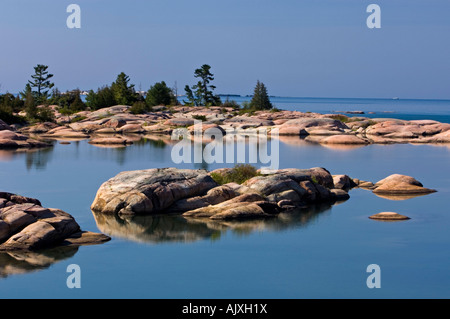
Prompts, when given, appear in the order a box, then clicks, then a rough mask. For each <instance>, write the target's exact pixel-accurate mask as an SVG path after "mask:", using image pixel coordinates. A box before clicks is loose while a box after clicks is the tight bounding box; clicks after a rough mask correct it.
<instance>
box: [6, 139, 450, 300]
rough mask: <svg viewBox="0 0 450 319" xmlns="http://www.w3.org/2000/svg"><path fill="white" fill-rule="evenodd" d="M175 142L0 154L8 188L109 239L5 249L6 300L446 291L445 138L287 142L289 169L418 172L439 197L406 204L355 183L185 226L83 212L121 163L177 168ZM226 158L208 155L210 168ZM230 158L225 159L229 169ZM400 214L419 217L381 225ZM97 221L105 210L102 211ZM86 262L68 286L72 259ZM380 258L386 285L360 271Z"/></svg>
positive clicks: (172, 220)
mask: <svg viewBox="0 0 450 319" xmlns="http://www.w3.org/2000/svg"><path fill="white" fill-rule="evenodd" d="M170 152H171V146H170V145H166V144H165V143H163V142H161V141H159V142H155V141H150V140H146V141H142V142H140V143H136V144H134V145H132V146H129V147H127V148H125V149H108V148H98V147H95V146H92V145H89V144H88V143H87V142H86V141H80V142H72V143H71V144H70V145H61V144H55V145H54V147H53V148H51V149H46V150H39V151H35V152H28V153H12V152H7V151H2V152H0V189H1V190H5V191H9V192H13V193H18V194H22V195H26V196H30V197H36V198H39V199H40V200H41V202H42V203H43V205H44V206H47V207H57V208H60V209H63V210H65V211H67V212H69V213H70V214H72V215H73V216H74V217H75V218H76V220H77V221H78V223H79V224H80V225H81V227H82V229H84V230H91V231H103V232H105V233H107V234H109V235H110V236H111V237H112V240H111V241H109V242H107V243H105V244H102V245H96V246H84V247H80V248H78V249H76V248H75V249H65V250H61V249H59V250H50V251H44V252H42V253H41V254H39V255H33V254H29V255H15V257H14V258H13V257H11V256H10V255H5V254H3V255H0V269H1V276H2V277H3V278H0V297H1V298H449V297H450V289H449V287H450V276H449V274H448V271H449V269H450V249H449V247H450V235H449V232H448V229H449V228H450V211H449V205H448V198H449V196H450V186H449V185H450V174H449V169H448V167H449V166H448V163H449V161H450V147H446V146H431V145H370V146H365V147H358V148H350V149H340V148H337V149H335V148H327V147H323V146H317V145H312V144H308V143H306V142H304V141H302V140H300V139H299V138H289V139H283V140H282V142H281V144H280V166H281V167H282V168H291V167H295V168H310V167H316V166H322V167H325V168H327V169H328V170H330V171H331V173H332V174H348V175H350V176H351V177H355V178H360V179H363V180H368V181H378V180H380V179H382V178H384V177H386V176H388V175H390V174H392V173H401V174H406V175H411V176H414V177H415V178H417V179H418V180H420V181H421V182H422V183H423V184H424V185H425V186H426V187H430V188H434V189H437V190H438V192H437V193H434V194H431V195H427V196H422V197H416V198H413V199H409V200H404V201H394V200H389V199H385V198H380V197H377V196H375V195H374V194H372V193H371V192H369V191H365V190H361V189H358V190H353V191H351V193H350V195H351V198H350V200H348V201H346V202H344V203H341V204H339V205H334V206H331V207H330V206H326V205H324V206H320V207H311V208H310V209H305V210H303V211H299V212H295V213H291V214H283V215H282V216H280V218H278V219H276V220H271V221H251V222H234V223H208V224H207V223H203V222H192V221H191V222H188V221H186V220H184V219H183V218H181V217H178V216H173V217H165V218H162V217H148V218H143V217H141V218H134V219H133V218H132V219H119V218H114V217H112V218H111V217H110V218H104V217H102V216H94V215H93V214H92V212H91V211H90V209H89V207H90V205H91V203H92V201H93V199H94V196H95V194H96V191H97V189H98V188H99V186H100V185H101V183H103V182H104V181H106V180H107V179H109V178H111V177H112V176H115V175H116V174H117V173H119V172H121V171H125V170H136V169H146V168H153V167H174V166H176V167H191V168H198V167H201V166H202V164H199V165H194V164H184V165H179V166H177V165H175V164H173V163H172V162H171V156H170ZM222 166H226V165H222V164H214V165H209V166H208V165H206V164H203V167H204V168H207V169H214V168H216V167H222ZM228 166H231V165H228ZM382 211H395V212H398V213H401V214H405V215H407V216H409V217H411V220H408V221H402V222H393V223H392V222H391V223H387V222H378V221H374V220H370V219H368V216H370V215H372V214H375V213H378V212H382ZM96 218H97V219H96ZM70 264H78V265H79V266H80V267H81V274H82V275H81V288H80V289H69V288H67V286H66V279H67V276H68V275H69V274H68V273H67V272H66V269H67V266H68V265H70ZM369 264H378V265H379V266H380V267H381V288H380V289H369V288H367V286H366V279H367V276H368V275H369V274H368V273H366V267H367V266H368V265H369Z"/></svg>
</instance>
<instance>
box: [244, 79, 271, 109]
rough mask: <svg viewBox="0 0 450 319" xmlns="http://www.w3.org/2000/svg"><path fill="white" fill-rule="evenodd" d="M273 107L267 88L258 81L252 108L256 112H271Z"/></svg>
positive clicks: (251, 104) (251, 103) (251, 102)
mask: <svg viewBox="0 0 450 319" xmlns="http://www.w3.org/2000/svg"><path fill="white" fill-rule="evenodd" d="M272 107H273V106H272V103H271V102H270V99H269V95H268V93H267V88H266V86H265V85H264V83H262V82H260V81H259V80H258V81H257V82H256V87H255V90H254V92H253V97H252V100H251V101H250V108H252V109H255V110H270V109H271V108H272Z"/></svg>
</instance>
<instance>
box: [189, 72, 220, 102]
mask: <svg viewBox="0 0 450 319" xmlns="http://www.w3.org/2000/svg"><path fill="white" fill-rule="evenodd" d="M210 70H211V66H209V65H208V64H203V65H202V66H201V67H200V68H199V69H196V70H195V72H194V76H195V77H196V78H200V80H199V81H198V82H197V84H196V85H194V86H192V89H191V88H189V86H187V85H186V87H185V91H186V95H187V96H188V99H189V102H188V104H190V105H204V106H212V105H221V104H222V101H221V100H220V97H219V96H217V95H214V93H213V90H215V88H216V87H215V86H214V85H210V84H209V83H210V82H211V81H213V80H214V74H212V73H211V71H210Z"/></svg>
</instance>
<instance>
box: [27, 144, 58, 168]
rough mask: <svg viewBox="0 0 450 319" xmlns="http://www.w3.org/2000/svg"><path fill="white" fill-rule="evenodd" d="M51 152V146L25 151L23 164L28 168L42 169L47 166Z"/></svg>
mask: <svg viewBox="0 0 450 319" xmlns="http://www.w3.org/2000/svg"><path fill="white" fill-rule="evenodd" d="M52 153H53V147H47V148H41V149H38V150H31V151H27V152H26V158H25V164H26V167H27V169H28V170H30V169H31V168H36V169H43V168H45V167H46V166H47V163H48V162H49V161H50V159H51V157H52Z"/></svg>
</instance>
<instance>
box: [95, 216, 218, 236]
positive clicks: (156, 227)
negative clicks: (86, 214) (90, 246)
mask: <svg viewBox="0 0 450 319" xmlns="http://www.w3.org/2000/svg"><path fill="white" fill-rule="evenodd" d="M93 215H94V218H95V221H96V223H97V227H98V229H100V231H101V232H103V233H105V234H108V235H109V236H113V237H120V238H126V239H129V240H132V241H137V242H149V243H159V242H192V241H196V240H201V239H205V238H210V237H214V236H215V235H217V232H218V231H217V230H214V229H210V228H208V227H207V226H206V225H205V224H191V223H188V222H187V220H186V219H184V218H183V217H181V216H179V215H155V216H130V215H117V214H101V213H96V212H94V211H93Z"/></svg>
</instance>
